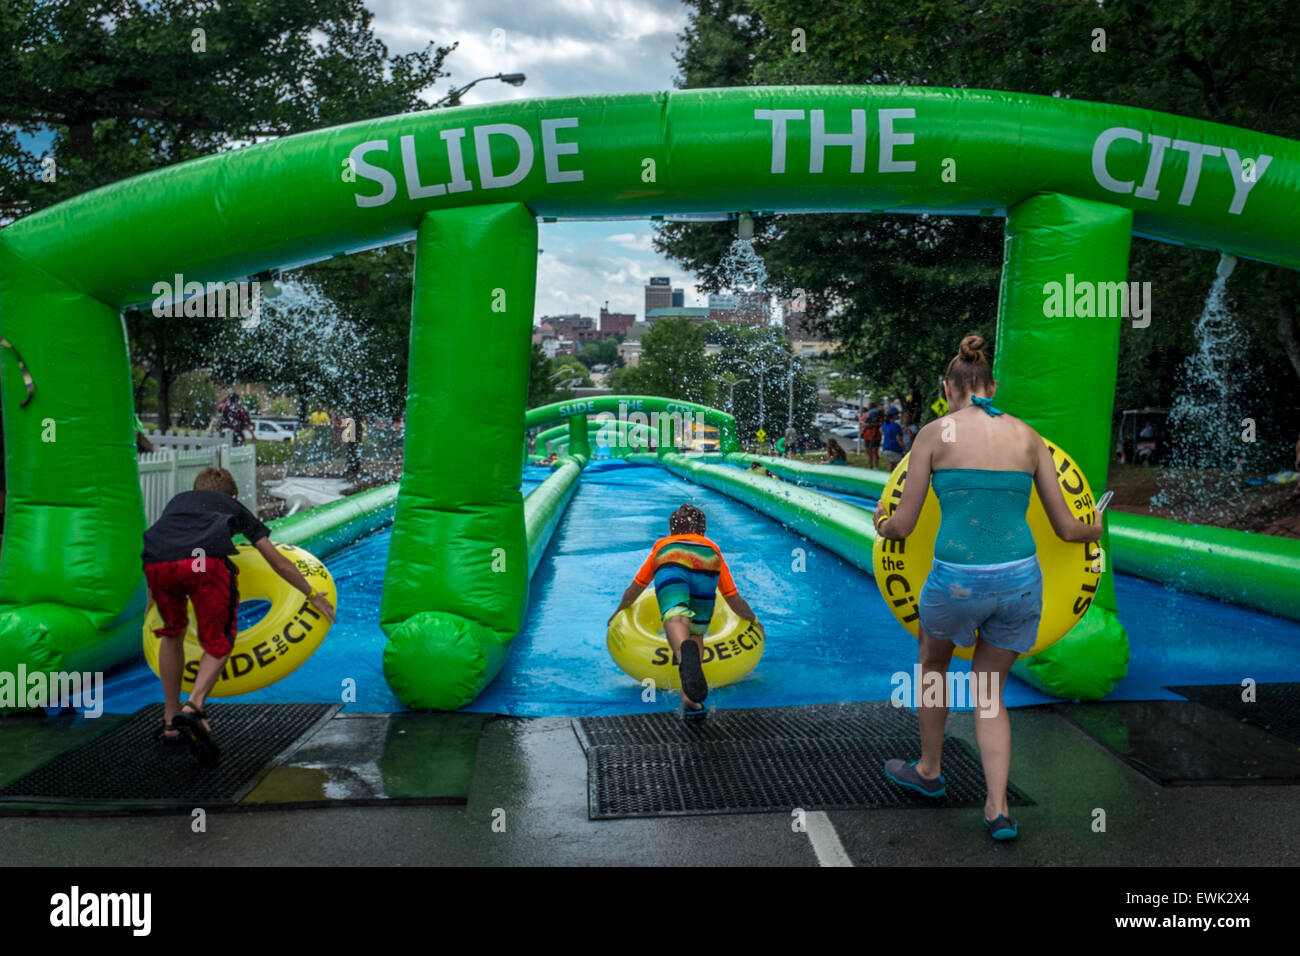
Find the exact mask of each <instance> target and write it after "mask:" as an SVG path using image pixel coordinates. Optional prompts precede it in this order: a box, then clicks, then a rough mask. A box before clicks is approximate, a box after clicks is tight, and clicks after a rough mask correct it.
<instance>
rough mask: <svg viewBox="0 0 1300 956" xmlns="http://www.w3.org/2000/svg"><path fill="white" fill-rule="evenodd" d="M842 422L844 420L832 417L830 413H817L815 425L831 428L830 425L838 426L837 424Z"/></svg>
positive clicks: (836, 416) (835, 416)
mask: <svg viewBox="0 0 1300 956" xmlns="http://www.w3.org/2000/svg"><path fill="white" fill-rule="evenodd" d="M843 420H844V419H842V418H840V416H838V415H832V414H831V413H830V412H818V413H817V424H818V425H826V426H828V427H829V426H831V425H838V424H839V423H840V422H842V421H843Z"/></svg>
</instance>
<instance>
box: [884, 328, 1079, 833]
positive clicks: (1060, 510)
mask: <svg viewBox="0 0 1300 956" xmlns="http://www.w3.org/2000/svg"><path fill="white" fill-rule="evenodd" d="M943 388H944V393H945V394H946V396H947V399H948V414H947V415H945V416H944V417H943V418H940V419H938V420H936V421H933V422H931V423H930V424H928V425H926V426H925V427H924V428H922V429H921V430H920V431H919V432H918V433H917V436H916V439H915V441H914V442H913V444H912V449H911V456H912V457H911V459H910V461H909V463H908V474H907V482H906V484H904V486H903V494H902V497H901V498H900V499H899V502H898V507H897V509H896V510H895V511H894V514H893V516H892V517H891V516H889V515H888V514H887V512H886V510H885V507H884V503H883V502H881V503H879V504H878V505H877V506H876V515H875V520H876V531H877V533H879V534H881V535H883V536H884V537H886V538H906V537H907V536H908V535H909V534H911V533H912V529H913V528H914V527H915V526H916V519H917V516H918V515H919V514H920V513H921V505H922V503H923V502H924V501H925V496H926V492H927V491H928V490H929V487H930V485H931V482H933V485H934V493H935V495H936V496H937V497H938V499H939V507H940V512H941V518H940V524H939V532H938V535H937V537H936V538H935V543H934V566H933V568H932V569H931V571H930V574H929V576H928V577H927V578H926V582H925V586H924V587H923V588H922V589H921V594H920V599H919V601H918V603H917V607H918V610H919V612H920V628H919V634H918V636H919V638H920V650H919V654H920V664H921V671H922V685H921V686H922V687H927V686H934V682H936V681H937V683H938V686H940V687H944V688H945V689H946V688H947V687H948V686H949V685H948V681H947V671H948V664H949V662H950V661H951V659H952V653H953V650H954V648H955V647H958V646H960V647H971V646H974V647H975V651H974V656H973V658H972V660H971V671H972V675H973V677H974V681H973V684H974V689H975V696H976V703H975V711H976V720H975V739H976V742H977V743H978V744H979V751H980V760H981V762H982V763H983V765H984V779H985V784H986V786H987V788H988V795H987V797H986V799H985V803H984V826H985V828H986V829H987V830H988V832H989V834H990V835H991V836H992V837H993V838H994V839H995V840H1010V839H1013V838H1015V836H1016V835H1017V834H1018V833H1019V824H1018V823H1017V822H1016V821H1015V820H1014V819H1012V817H1011V815H1010V811H1009V808H1008V806H1007V776H1008V773H1009V771H1010V766H1011V722H1010V719H1009V718H1008V715H1007V712H1006V708H1005V707H1004V706H1003V703H1002V688H1003V685H1004V684H1005V682H1006V678H1007V674H1008V672H1009V671H1010V670H1011V665H1012V663H1013V662H1014V661H1015V659H1016V658H1017V657H1018V656H1019V655H1021V654H1023V653H1025V652H1026V651H1028V650H1029V649H1030V648H1032V647H1033V645H1034V641H1035V640H1036V639H1037V636H1038V622H1039V618H1040V617H1041V616H1042V607H1043V599H1042V595H1043V575H1042V571H1041V570H1040V569H1039V566H1038V556H1037V548H1036V545H1035V544H1034V538H1033V535H1032V534H1031V533H1030V530H1029V523H1028V521H1027V520H1026V518H1025V512H1026V511H1027V510H1028V508H1029V498H1030V492H1031V490H1032V489H1033V488H1035V487H1036V488H1037V489H1038V496H1039V498H1040V499H1041V500H1042V502H1043V507H1044V509H1045V510H1046V512H1047V517H1048V519H1049V520H1050V521H1051V524H1052V530H1054V531H1055V532H1056V534H1057V535H1059V536H1060V537H1061V539H1062V540H1064V541H1079V542H1082V541H1099V540H1100V539H1101V529H1102V526H1101V515H1100V514H1098V516H1097V523H1096V524H1085V523H1084V522H1082V521H1079V520H1077V519H1076V518H1075V517H1074V516H1073V514H1072V513H1071V512H1070V509H1069V506H1068V505H1067V504H1066V502H1065V497H1064V495H1062V494H1061V488H1060V485H1059V484H1058V482H1057V478H1056V469H1055V466H1054V465H1053V463H1052V456H1051V453H1050V452H1049V451H1048V450H1047V445H1046V444H1044V442H1043V440H1042V439H1041V438H1040V437H1039V435H1038V432H1036V431H1034V429H1033V428H1031V427H1030V426H1029V425H1027V424H1025V423H1024V422H1022V421H1021V420H1020V419H1018V418H1016V417H1015V416H1014V415H1008V414H1006V413H1005V412H1003V411H1002V410H1001V409H999V408H997V407H996V406H995V405H994V404H993V396H994V394H995V393H996V392H997V382H995V381H994V380H993V366H992V364H991V363H990V361H989V357H988V355H987V352H986V350H985V343H984V339H983V338H982V337H981V336H978V335H968V336H966V337H965V338H964V339H962V342H961V348H960V350H959V351H958V353H957V355H956V357H955V358H953V360H952V361H951V362H949V363H948V372H947V374H946V375H945V376H944V383H943ZM976 629H978V630H979V636H978V639H977V638H976V634H975V632H976ZM924 699H925V695H923V694H921V693H920V688H918V689H917V717H918V719H919V723H920V730H921V757H920V759H919V760H914V761H912V762H911V763H910V764H909V763H907V762H905V761H903V760H890V761H889V762H887V763H886V764H885V773H886V774H887V775H888V776H889V778H890V779H891V780H893V781H894V782H895V783H897V784H900V785H902V786H905V787H908V788H910V789H912V790H915V791H917V792H918V793H922V794H924V795H926V796H930V797H939V796H942V795H943V794H944V793H946V792H947V782H946V781H945V779H944V777H943V774H942V772H941V766H940V758H941V756H942V752H943V728H944V723H945V722H946V721H947V719H948V701H947V700H945V701H944V703H943V704H942V705H941V706H923V705H922V701H923V700H924Z"/></svg>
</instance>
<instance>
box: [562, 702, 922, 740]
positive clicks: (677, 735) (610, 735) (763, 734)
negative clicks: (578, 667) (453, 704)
mask: <svg viewBox="0 0 1300 956" xmlns="http://www.w3.org/2000/svg"><path fill="white" fill-rule="evenodd" d="M574 729H575V731H576V732H577V734H578V740H579V742H580V743H581V744H582V749H583V750H587V749H589V748H591V747H605V746H611V745H620V744H621V745H624V746H644V745H646V744H695V743H700V742H706V741H707V742H718V741H725V740H776V739H791V740H808V739H818V740H820V739H825V738H830V737H849V738H853V737H870V738H880V737H888V738H895V737H912V738H914V739H915V738H916V735H917V729H916V714H914V713H913V712H912V711H910V710H907V709H905V708H902V707H891V706H889V705H888V704H886V705H880V704H810V705H808V706H805V707H783V708H771V709H760V708H745V709H739V710H716V711H714V712H713V713H712V714H710V715H709V717H708V719H707V720H703V721H701V722H700V723H698V724H688V723H687V722H686V721H685V720H683V719H682V716H681V714H680V713H666V712H660V713H654V714H633V715H628V716H625V717H583V718H580V719H578V720H576V721H574Z"/></svg>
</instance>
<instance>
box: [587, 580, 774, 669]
mask: <svg viewBox="0 0 1300 956" xmlns="http://www.w3.org/2000/svg"><path fill="white" fill-rule="evenodd" d="M605 646H606V647H607V648H608V649H609V656H610V657H612V658H613V659H614V663H615V664H617V665H618V666H619V669H620V670H621V671H623V673H624V674H627V675H628V676H629V677H632V678H634V679H635V680H638V681H644V680H645V679H646V678H647V677H648V678H651V679H652V680H653V681H654V682H655V686H656V687H657V688H659V689H660V690H677V689H680V688H681V686H682V680H681V676H680V675H679V674H678V672H677V665H676V664H674V663H673V652H672V648H671V647H669V646H668V638H666V637H664V622H663V619H662V618H661V617H660V616H659V603H658V602H657V601H656V600H655V592H654V588H653V587H649V588H646V589H645V590H644V591H642V592H641V596H640V597H638V598H637V599H636V600H635V601H634V602H632V606H631V607H629V608H624V609H623V610H622V611H620V612H619V613H618V615H617V616H616V617H615V618H614V620H613V622H612V623H611V624H610V625H609V631H608V632H607V633H606V635H605ZM762 656H763V633H762V632H761V631H760V630H759V629H758V627H757V626H755V624H754V623H753V622H752V621H746V620H745V619H744V618H743V617H741V616H740V615H739V614H737V613H736V612H735V611H733V610H732V609H731V605H730V604H728V603H727V602H726V600H724V599H723V597H722V595H721V594H715V596H714V599H713V617H712V618H710V620H709V629H708V631H706V632H705V634H704V653H703V654H702V655H701V660H702V661H703V662H704V676H705V678H706V679H707V680H708V682H709V686H710V687H722V686H723V685H725V684H733V683H735V682H736V681H738V680H740V679H741V678H742V677H744V676H745V675H746V674H748V673H749V672H750V671H752V670H753V669H754V668H755V667H756V666H757V665H758V661H759V658H761V657H762Z"/></svg>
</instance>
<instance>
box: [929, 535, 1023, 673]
mask: <svg viewBox="0 0 1300 956" xmlns="http://www.w3.org/2000/svg"><path fill="white" fill-rule="evenodd" d="M919 610H920V614H921V626H922V627H924V628H925V630H926V632H927V633H929V634H930V636H931V637H935V638H938V639H939V640H941V641H952V642H953V643H954V644H956V645H957V646H958V647H971V646H973V645H974V643H975V637H976V635H975V630H976V628H978V629H979V639H980V640H982V641H987V642H988V643H990V644H992V645H993V646H994V647H1000V648H1003V649H1004V650H1008V651H1015V652H1016V653H1017V654H1024V653H1025V652H1026V651H1028V650H1029V649H1030V648H1032V647H1033V646H1034V641H1036V640H1037V639H1038V621H1039V618H1041V617H1042V615H1043V572H1042V570H1041V569H1040V568H1039V566H1038V555H1036V554H1031V555H1030V556H1029V557H1027V558H1023V559H1021V560H1019V561H1010V562H1008V563H1006V564H949V563H948V562H946V561H939V560H937V559H936V560H935V562H934V567H933V568H932V569H931V570H930V575H929V577H927V578H926V579H925V586H924V587H922V588H921V599H920V602H919Z"/></svg>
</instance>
